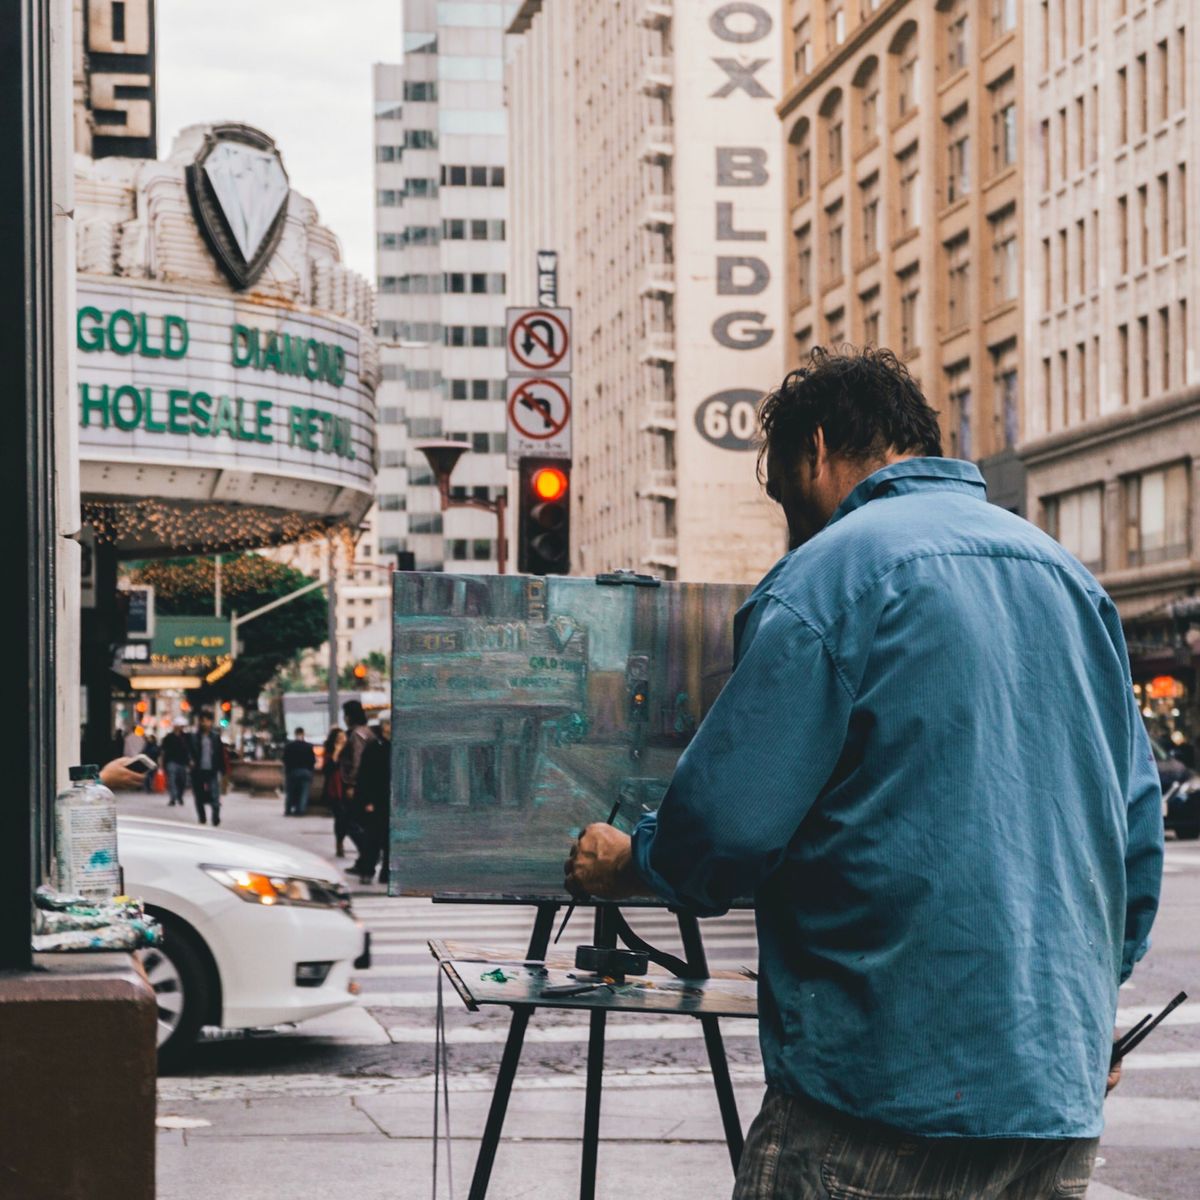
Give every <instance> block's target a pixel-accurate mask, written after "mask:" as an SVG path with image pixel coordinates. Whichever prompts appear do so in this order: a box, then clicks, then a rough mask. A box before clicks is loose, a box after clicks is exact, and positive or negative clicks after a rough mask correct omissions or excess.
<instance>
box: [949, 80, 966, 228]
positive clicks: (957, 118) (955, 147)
mask: <svg viewBox="0 0 1200 1200" xmlns="http://www.w3.org/2000/svg"><path fill="white" fill-rule="evenodd" d="M946 156H947V157H946V203H947V204H953V203H954V201H955V200H961V199H962V198H963V197H964V196H965V195H966V194H967V193H968V192H969V191H970V190H971V135H970V125H969V123H968V119H967V106H966V105H965V104H964V105H963V106H962V108H960V109H959V110H958V111H957V112H954V113H952V114H951V115H950V116H948V117H947V118H946Z"/></svg>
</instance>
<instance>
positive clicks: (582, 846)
mask: <svg viewBox="0 0 1200 1200" xmlns="http://www.w3.org/2000/svg"><path fill="white" fill-rule="evenodd" d="M619 807H620V805H619V804H617V805H613V810H612V812H611V813H609V815H608V821H606V822H600V821H597V822H596V823H595V824H593V825H589V826H588V827H587V828H586V829H585V830H584V831H583V832H582V833H581V834H580V835H579V837H578V838H577V839H576V840H575V841H574V842H573V843H572V845H571V852H570V854H568V855H567V861H566V862H565V863H564V864H563V877H564V878H563V882H564V884H565V885H566V889H567V891H568V892H569V893H570V894H571V895H572V896H574V897H575V898H576V899H577V900H587V899H588V898H589V897H591V896H595V897H598V898H599V899H601V900H628V899H629V898H630V897H631V896H644V895H646V894H647V889H646V885H645V884H644V883H643V882H642V880H641V877H640V876H639V875H638V873H637V871H636V870H635V869H634V866H633V851H632V848H631V841H630V837H629V834H627V833H622V832H621V831H620V830H619V829H616V828H614V826H613V824H612V822H613V821H615V820H616V817H617V810H618V809H619ZM574 911H575V905H574V904H573V903H572V905H571V906H570V908H568V909H567V913H566V916H564V917H563V922H562V925H560V926H559V929H558V935H557V936H556V937H555V939H554V940H555V941H556V942H557V941H558V939H559V938H560V937H562V932H563V930H564V929H566V927H567V922H568V921H569V920H570V919H571V913H573V912H574Z"/></svg>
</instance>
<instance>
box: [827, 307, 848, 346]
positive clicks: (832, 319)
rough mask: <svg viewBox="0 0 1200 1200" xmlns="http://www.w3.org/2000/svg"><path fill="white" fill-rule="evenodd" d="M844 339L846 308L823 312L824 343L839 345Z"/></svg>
mask: <svg viewBox="0 0 1200 1200" xmlns="http://www.w3.org/2000/svg"><path fill="white" fill-rule="evenodd" d="M845 340H846V310H845V309H844V308H841V307H839V308H835V309H834V310H833V312H829V313H826V314H825V344H826V345H827V346H840V345H842V343H843V342H845Z"/></svg>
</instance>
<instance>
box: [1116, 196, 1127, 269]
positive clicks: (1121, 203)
mask: <svg viewBox="0 0 1200 1200" xmlns="http://www.w3.org/2000/svg"><path fill="white" fill-rule="evenodd" d="M1117 244H1118V246H1119V254H1118V259H1119V261H1120V264H1121V274H1122V275H1128V274H1129V197H1128V196H1118V197H1117Z"/></svg>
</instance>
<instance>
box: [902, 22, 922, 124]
mask: <svg viewBox="0 0 1200 1200" xmlns="http://www.w3.org/2000/svg"><path fill="white" fill-rule="evenodd" d="M897 53H898V61H897V66H896V108H897V116H900V117H906V116H907V115H908V114H909V113H910V112H912V111H913V110H914V109H915V108H916V107H917V93H918V88H919V83H920V81H919V80H918V78H917V75H918V67H919V63H920V59H919V57H918V55H917V31H916V29H915V28H914V29H913V30H912V32H911V33H910V34H909V35H908V39H907V41H905V42H904V44H903V46H902V47H901V48H900V49H899V51H898V52H897Z"/></svg>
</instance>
